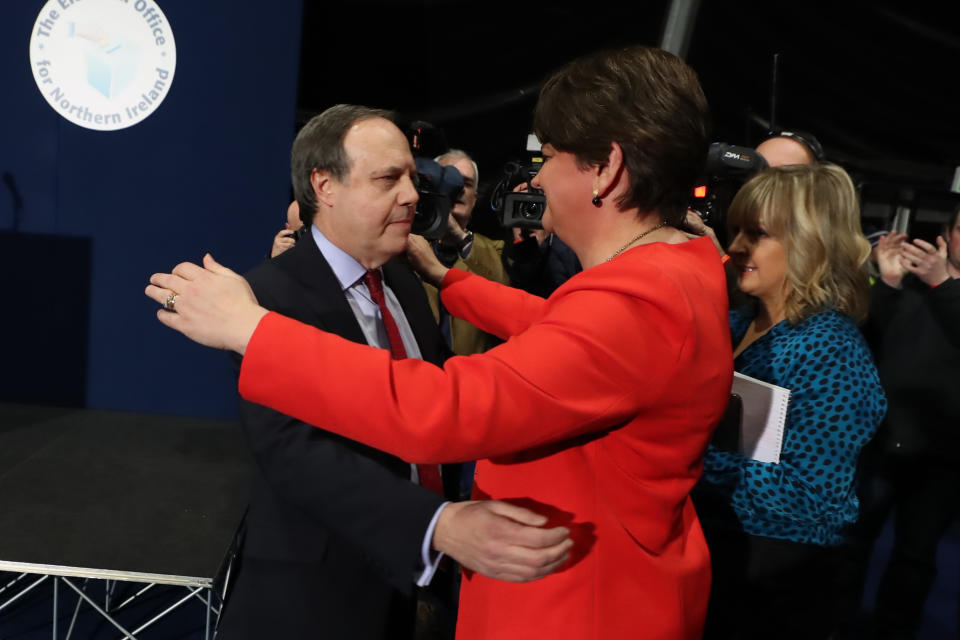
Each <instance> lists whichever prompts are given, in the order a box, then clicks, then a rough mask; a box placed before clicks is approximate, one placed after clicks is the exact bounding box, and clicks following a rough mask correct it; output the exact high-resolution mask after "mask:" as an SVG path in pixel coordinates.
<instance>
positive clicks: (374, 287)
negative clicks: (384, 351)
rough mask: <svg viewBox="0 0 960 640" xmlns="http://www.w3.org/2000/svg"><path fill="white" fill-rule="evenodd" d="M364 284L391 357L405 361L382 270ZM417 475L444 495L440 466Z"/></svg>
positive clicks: (430, 466) (420, 467)
mask: <svg viewBox="0 0 960 640" xmlns="http://www.w3.org/2000/svg"><path fill="white" fill-rule="evenodd" d="M363 283H364V284H365V285H367V290H369V291H370V297H371V298H373V301H374V302H376V303H377V306H378V307H380V317H381V318H383V327H384V329H386V330H387V340H388V341H389V342H390V355H392V356H393V359H394V360H403V359H404V358H406V357H407V350H406V349H404V347H403V339H402V338H401V337H400V329H399V328H398V327H397V321H396V320H394V319H393V314H392V313H390V309H388V308H387V300H386V298H384V296H383V276H382V275H381V274H380V270H379V269H376V270H373V271H367V272H366V273H365V274H364V276H363ZM417 475H419V476H420V486H422V487H424V488H426V489H429V490H430V491H433V492H434V493H438V494H440V495H441V496H442V495H443V480H442V479H441V478H440V465H436V464H418V465H417Z"/></svg>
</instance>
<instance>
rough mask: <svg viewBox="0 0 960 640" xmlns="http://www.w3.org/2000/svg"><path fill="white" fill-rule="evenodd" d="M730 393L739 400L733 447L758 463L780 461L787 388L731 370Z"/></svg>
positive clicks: (785, 419) (787, 396) (785, 416)
mask: <svg viewBox="0 0 960 640" xmlns="http://www.w3.org/2000/svg"><path fill="white" fill-rule="evenodd" d="M730 393H731V394H732V395H734V396H736V397H738V398H739V399H740V404H741V406H742V409H741V414H740V421H739V422H740V429H739V437H738V438H737V439H738V444H737V449H738V450H739V451H740V453H742V454H743V455H744V456H746V457H747V458H752V459H753V460H757V461H758V462H771V463H773V464H777V463H779V462H780V450H781V448H782V447H783V428H784V424H785V423H786V421H787V406H788V405H789V404H790V389H786V388H784V387H778V386H777V385H775V384H770V383H769V382H764V381H763V380H757V379H756V378H751V377H750V376H745V375H743V374H741V373H736V372H734V374H733V388H732V389H731V390H730Z"/></svg>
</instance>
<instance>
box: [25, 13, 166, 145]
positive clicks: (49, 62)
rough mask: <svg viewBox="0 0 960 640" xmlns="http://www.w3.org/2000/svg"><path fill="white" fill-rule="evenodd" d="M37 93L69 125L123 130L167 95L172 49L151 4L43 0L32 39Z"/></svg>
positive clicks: (162, 19) (163, 23)
mask: <svg viewBox="0 0 960 640" xmlns="http://www.w3.org/2000/svg"><path fill="white" fill-rule="evenodd" d="M30 66H31V67H32V69H33V78H34V80H35V81H36V83H37V87H38V88H39V89H40V93H42V94H43V97H44V98H45V99H46V100H47V102H48V103H50V106H51V107H53V108H54V110H56V112H57V113H59V114H60V115H62V116H63V117H64V118H66V119H67V120H69V121H70V122H72V123H74V124H77V125H80V126H81V127H86V128H88V129H97V130H99V131H112V130H115V129H123V128H124V127H129V126H132V125H135V124H137V123H138V122H140V121H141V120H143V119H144V118H146V117H147V116H149V115H150V114H151V113H153V112H154V111H156V109H157V107H159V106H160V103H161V102H163V99H164V98H165V97H166V96H167V94H168V93H169V92H170V85H171V84H172V83H173V72H174V69H175V68H176V66H177V49H176V45H175V44H174V41H173V31H172V30H171V29H170V24H169V23H168V22H167V18H166V16H164V15H163V12H162V11H161V10H160V7H158V6H157V4H156V2H153V0H49V2H47V3H46V4H45V5H44V6H43V9H41V10H40V15H39V16H37V22H36V24H34V26H33V35H32V36H31V38H30Z"/></svg>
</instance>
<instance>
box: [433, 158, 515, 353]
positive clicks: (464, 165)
mask: <svg viewBox="0 0 960 640" xmlns="http://www.w3.org/2000/svg"><path fill="white" fill-rule="evenodd" d="M436 161H437V163H439V164H440V165H441V166H452V167H454V168H455V169H456V170H457V171H459V172H460V175H462V176H463V192H462V193H461V194H460V196H459V197H458V198H457V200H456V202H454V204H453V208H452V209H451V210H450V216H449V218H448V219H447V230H446V233H444V235H443V236H442V237H441V238H440V239H439V240H438V241H436V242H434V243H433V249H434V252H435V253H436V255H437V257H438V258H439V259H440V262H442V263H443V264H444V266H446V267H456V268H458V269H461V270H463V271H468V272H470V273H475V274H477V275H479V276H483V277H484V278H486V279H488V280H493V281H494V282H499V283H501V284H508V282H509V281H508V278H507V272H506V270H505V269H504V267H503V260H502V254H503V246H504V242H503V240H492V239H491V238H488V237H486V236H484V235H481V234H479V233H474V232H472V231H469V230H468V229H467V227H468V226H469V224H470V219H471V217H472V216H473V209H474V206H475V205H476V204H477V184H478V178H479V175H480V172H479V169H478V168H477V163H476V162H475V161H474V160H473V158H471V157H470V156H469V155H468V154H467V153H466V152H465V151H462V150H460V149H450V150H449V151H447V152H446V153H444V154H442V155H440V156H438V157H437V158H436ZM423 288H424V290H426V292H427V299H428V301H429V302H430V308H431V309H432V310H433V315H434V318H436V320H437V323H438V324H439V325H440V330H441V332H442V333H443V336H444V339H446V341H447V344H448V345H449V346H450V348H451V349H452V350H453V352H454V353H456V354H457V355H460V356H468V355H472V354H474V353H482V352H484V351H486V350H487V349H489V348H490V347H493V346H494V345H496V344H498V343H499V340H497V338H495V337H494V336H492V335H490V334H489V333H484V332H483V331H480V330H479V329H477V328H476V327H475V326H473V325H472V324H470V323H469V322H467V321H466V320H461V319H460V318H451V317H450V314H449V313H447V310H446V309H444V308H443V305H442V304H441V303H440V297H439V294H438V292H437V288H436V287H434V286H433V285H431V284H427V283H424V285H423Z"/></svg>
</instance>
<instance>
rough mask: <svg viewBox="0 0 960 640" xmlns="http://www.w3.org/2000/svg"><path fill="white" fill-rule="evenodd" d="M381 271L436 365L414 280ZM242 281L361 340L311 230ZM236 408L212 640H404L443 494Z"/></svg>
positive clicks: (260, 412) (388, 462) (302, 430)
mask: <svg viewBox="0 0 960 640" xmlns="http://www.w3.org/2000/svg"><path fill="white" fill-rule="evenodd" d="M383 272H384V278H385V280H386V282H387V284H388V285H389V286H390V288H391V289H393V292H394V293H395V294H396V296H397V299H398V300H399V301H400V304H401V306H402V307H403V309H404V313H405V315H406V317H407V319H408V320H409V322H410V326H411V328H412V329H413V332H414V334H415V336H416V339H417V342H418V344H419V346H420V350H421V353H422V355H423V358H424V360H429V361H431V362H435V363H440V362H441V361H442V359H443V357H444V356H445V353H444V347H443V344H442V338H441V337H440V333H439V331H438V330H437V326H436V323H435V322H434V320H433V317H432V315H431V312H430V308H429V306H428V305H427V301H426V297H425V295H424V292H423V287H422V286H421V284H420V281H419V280H418V279H417V278H416V276H414V275H413V273H412V272H410V270H409V269H407V268H406V267H405V266H403V265H402V264H400V263H388V264H387V265H384V268H383ZM246 277H247V280H248V281H249V282H250V285H251V286H252V287H253V290H254V292H255V293H256V295H257V299H258V300H259V301H260V304H262V305H263V306H265V307H266V308H268V309H271V310H274V311H278V312H280V313H282V314H283V315H286V316H290V317H292V318H295V319H297V320H300V321H302V322H305V323H307V324H310V325H313V326H316V327H320V328H322V329H325V330H327V331H330V332H332V333H336V334H338V335H340V336H342V337H344V338H347V339H349V340H352V341H354V342H359V343H363V344H366V340H365V339H364V336H363V332H362V331H361V329H360V326H359V325H358V324H357V321H356V319H355V317H354V315H353V312H352V311H351V310H350V306H349V304H348V303H347V301H346V298H345V296H344V293H343V291H342V289H341V287H340V283H339V281H338V280H337V278H336V276H335V275H334V273H333V270H332V269H331V268H330V266H329V265H328V264H327V262H326V260H325V259H324V258H323V254H321V253H320V250H319V249H318V248H317V246H316V244H315V243H314V241H313V237H312V235H311V234H310V233H307V234H304V235H303V236H302V237H301V239H300V240H299V241H298V242H297V244H296V245H295V246H294V247H293V248H291V249H290V250H288V251H286V252H284V253H283V254H281V255H279V256H277V257H276V258H275V259H273V260H268V261H266V262H264V263H262V264H261V265H259V266H258V267H256V268H254V269H253V270H252V271H251V272H250V273H248V274H247V276H246ZM240 413H241V421H242V424H243V428H244V431H245V433H246V436H247V439H248V441H249V444H250V447H251V449H252V451H253V454H254V458H255V459H256V463H257V470H258V473H257V474H256V477H255V479H254V486H253V489H252V496H251V499H250V505H249V508H248V511H247V515H246V517H245V520H244V524H243V526H242V528H241V532H240V539H241V543H240V555H239V569H238V572H237V574H236V581H235V583H234V584H233V585H232V586H231V590H230V591H229V592H228V594H227V603H226V607H225V610H224V615H223V617H222V619H221V623H220V630H219V634H218V637H219V638H220V640H236V639H242V638H257V639H262V638H284V639H285V640H290V639H296V638H350V639H351V640H356V639H363V638H369V639H377V640H380V639H383V638H391V639H393V638H404V637H410V632H411V629H412V624H413V622H412V620H413V603H412V601H411V599H410V595H411V592H412V589H413V587H414V582H413V579H414V572H415V570H416V569H417V568H418V567H419V566H420V548H421V544H422V541H423V537H424V534H425V532H426V530H427V527H428V525H429V522H430V519H431V518H432V517H433V515H434V513H435V512H436V510H437V508H438V507H439V506H440V504H441V503H442V501H443V499H442V498H441V497H440V496H438V495H436V494H434V493H432V492H430V491H428V490H426V489H423V488H421V487H419V486H416V485H414V484H412V483H411V482H410V480H409V478H410V465H409V464H407V463H405V462H403V461H402V460H400V459H399V458H395V457H393V456H390V455H388V454H385V453H382V452H380V451H377V450H375V449H371V448H369V447H366V446H364V445H361V444H358V443H355V442H352V441H350V440H346V439H343V438H341V437H339V436H335V435H333V434H330V433H327V432H325V431H323V430H321V429H318V428H316V427H313V426H309V425H307V424H304V423H302V422H299V421H297V420H295V419H293V418H290V417H288V416H285V415H283V414H280V413H277V412H276V411H273V410H272V409H268V408H266V407H264V406H262V405H257V404H253V403H250V402H246V401H243V400H241V406H240Z"/></svg>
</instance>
